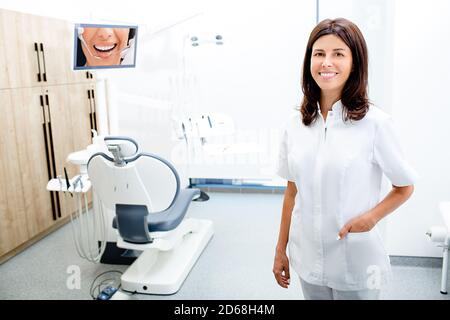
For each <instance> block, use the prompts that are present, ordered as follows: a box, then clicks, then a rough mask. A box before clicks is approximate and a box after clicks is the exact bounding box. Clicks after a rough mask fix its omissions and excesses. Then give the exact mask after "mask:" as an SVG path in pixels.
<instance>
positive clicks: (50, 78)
mask: <svg viewBox="0 0 450 320" xmlns="http://www.w3.org/2000/svg"><path fill="white" fill-rule="evenodd" d="M0 39H1V40H2V41H1V44H0V53H1V54H0V71H1V75H0V89H3V88H5V89H11V88H24V87H35V86H46V85H55V84H71V83H83V82H84V83H87V82H92V81H93V80H94V79H93V75H92V73H90V72H86V71H74V70H73V60H72V59H73V47H74V26H73V25H72V24H70V23H68V22H66V21H63V20H58V19H52V18H47V17H40V16H34V15H29V14H25V13H20V12H14V11H9V10H4V9H0Z"/></svg>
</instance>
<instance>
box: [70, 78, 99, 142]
mask: <svg viewBox="0 0 450 320" xmlns="http://www.w3.org/2000/svg"><path fill="white" fill-rule="evenodd" d="M68 98H69V101H70V103H69V104H68V106H69V108H70V114H71V120H72V130H73V136H74V141H73V143H74V150H73V151H78V150H84V149H86V147H87V146H88V145H90V144H91V143H92V131H91V130H92V129H96V128H97V125H96V123H95V120H96V112H95V100H94V98H95V94H94V85H93V84H77V85H70V86H69V88H68Z"/></svg>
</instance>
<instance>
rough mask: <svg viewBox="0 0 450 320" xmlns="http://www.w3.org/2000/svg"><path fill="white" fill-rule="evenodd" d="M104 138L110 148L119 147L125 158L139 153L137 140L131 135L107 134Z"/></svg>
mask: <svg viewBox="0 0 450 320" xmlns="http://www.w3.org/2000/svg"><path fill="white" fill-rule="evenodd" d="M104 140H105V144H106V146H107V147H108V149H109V147H110V146H117V147H119V152H120V155H121V156H122V157H123V158H129V157H132V156H135V155H136V154H137V153H138V150H139V147H138V144H137V142H136V141H134V140H133V139H131V138H129V137H123V136H107V137H105V139H104Z"/></svg>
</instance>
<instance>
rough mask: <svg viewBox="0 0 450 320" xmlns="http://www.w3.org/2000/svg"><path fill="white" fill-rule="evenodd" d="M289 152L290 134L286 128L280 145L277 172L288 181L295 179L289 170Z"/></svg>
mask: <svg viewBox="0 0 450 320" xmlns="http://www.w3.org/2000/svg"><path fill="white" fill-rule="evenodd" d="M288 152H289V149H288V134H287V130H284V132H283V134H282V136H281V141H280V145H279V151H278V164H277V171H276V173H277V175H278V176H280V177H281V178H283V179H286V180H288V181H295V179H294V176H293V175H292V174H291V172H290V171H289V162H288Z"/></svg>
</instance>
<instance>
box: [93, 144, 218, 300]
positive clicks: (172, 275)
mask: <svg viewBox="0 0 450 320" xmlns="http://www.w3.org/2000/svg"><path fill="white" fill-rule="evenodd" d="M105 143H106V145H107V147H108V150H109V152H110V153H109V155H108V154H106V153H103V152H99V153H95V154H94V155H92V156H91V158H90V159H89V162H88V165H87V171H88V175H89V179H90V181H91V183H92V187H93V191H94V193H95V195H96V196H97V199H98V200H99V202H100V207H101V208H106V209H108V210H113V211H114V212H115V217H114V219H113V222H112V227H113V228H115V229H117V232H118V236H117V247H119V248H123V249H128V250H130V251H133V252H140V255H139V257H138V258H137V259H136V260H135V261H134V262H133V264H132V265H131V266H130V267H129V268H128V269H127V270H126V271H125V273H124V274H123V275H122V277H121V288H122V289H123V290H124V291H128V292H133V293H145V294H173V293H176V292H177V291H178V290H179V289H180V287H181V285H182V283H183V282H184V280H185V278H186V277H187V275H188V273H189V271H190V270H191V269H192V267H193V265H194V263H195V262H196V260H197V259H198V258H199V256H200V254H201V253H202V251H203V249H204V248H205V247H206V245H207V244H208V242H209V240H210V239H211V237H212V235H213V225H212V222H211V221H209V220H203V219H194V218H188V217H186V214H187V210H188V208H189V205H190V203H191V201H192V200H193V199H195V198H196V197H198V196H199V195H200V190H198V189H188V188H186V189H182V188H180V178H179V176H178V173H177V171H176V169H175V168H174V167H173V166H172V165H171V164H170V163H169V162H168V161H166V160H165V159H163V158H161V157H159V156H157V155H153V154H150V153H137V144H136V143H135V142H134V141H133V140H132V139H128V138H125V137H112V138H111V137H110V138H108V139H106V138H105ZM111 154H112V155H113V157H111Z"/></svg>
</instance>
